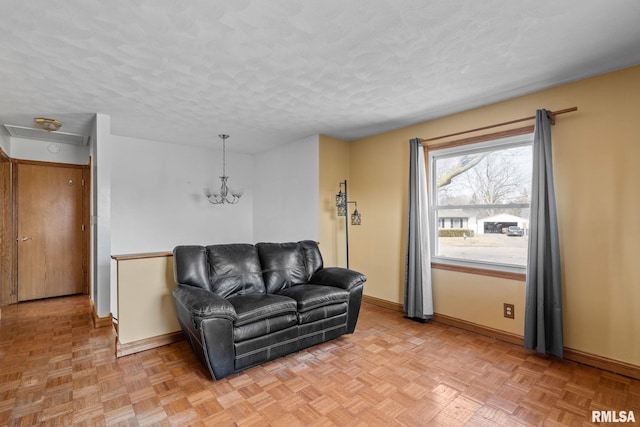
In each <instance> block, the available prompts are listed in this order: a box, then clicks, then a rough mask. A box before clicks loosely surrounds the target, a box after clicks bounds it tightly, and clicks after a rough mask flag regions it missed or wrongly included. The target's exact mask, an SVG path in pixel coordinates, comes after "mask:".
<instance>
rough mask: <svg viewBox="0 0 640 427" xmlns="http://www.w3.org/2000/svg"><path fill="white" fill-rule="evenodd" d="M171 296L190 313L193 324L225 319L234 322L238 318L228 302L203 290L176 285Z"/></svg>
mask: <svg viewBox="0 0 640 427" xmlns="http://www.w3.org/2000/svg"><path fill="white" fill-rule="evenodd" d="M173 296H174V297H175V299H176V302H178V303H179V304H180V305H182V306H183V307H184V308H185V309H186V310H187V311H188V312H189V313H191V317H192V318H193V321H194V323H196V322H197V323H199V321H200V320H202V319H211V318H219V319H227V320H230V321H231V322H234V321H235V320H236V319H237V318H238V315H237V314H236V310H235V309H234V308H233V305H231V303H230V302H229V301H227V300H226V299H224V298H222V297H221V296H219V295H216V294H214V293H212V292H209V291H206V290H204V289H200V288H196V287H193V286H187V285H178V287H177V288H175V289H174V290H173ZM196 319H197V320H196Z"/></svg>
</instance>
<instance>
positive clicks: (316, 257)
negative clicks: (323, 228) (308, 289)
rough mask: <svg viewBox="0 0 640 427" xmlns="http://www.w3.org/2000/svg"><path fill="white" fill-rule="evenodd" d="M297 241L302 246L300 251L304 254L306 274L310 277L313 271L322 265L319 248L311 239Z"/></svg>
mask: <svg viewBox="0 0 640 427" xmlns="http://www.w3.org/2000/svg"><path fill="white" fill-rule="evenodd" d="M299 243H300V247H301V248H302V253H303V254H304V264H305V267H306V269H307V276H309V278H311V276H313V273H315V272H316V271H318V270H320V269H321V268H322V267H323V262H322V255H321V254H320V249H318V244H317V243H316V242H314V241H313V240H303V241H301V242H299ZM307 280H308V279H307Z"/></svg>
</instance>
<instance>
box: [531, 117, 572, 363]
mask: <svg viewBox="0 0 640 427" xmlns="http://www.w3.org/2000/svg"><path fill="white" fill-rule="evenodd" d="M552 166H553V165H552V159H551V122H550V120H549V117H548V116H547V111H546V110H538V111H537V112H536V124H535V131H534V137H533V177H532V180H533V182H532V189H531V219H530V224H529V260H528V263H527V282H526V303H525V316H524V344H525V347H527V348H531V349H535V350H536V351H538V352H540V353H550V354H553V355H556V356H558V357H562V349H563V334H562V286H561V274H560V246H559V243H558V218H557V214H556V199H555V192H554V189H553V170H552Z"/></svg>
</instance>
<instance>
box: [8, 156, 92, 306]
mask: <svg viewBox="0 0 640 427" xmlns="http://www.w3.org/2000/svg"><path fill="white" fill-rule="evenodd" d="M16 169H17V173H16V199H15V203H16V215H17V239H16V246H17V282H18V301H27V300H33V299H39V298H48V297H54V296H61V295H71V294H76V293H80V292H82V290H83V289H82V285H83V238H82V234H83V221H82V219H83V216H82V213H83V209H82V206H83V204H82V197H83V188H82V186H83V180H82V178H83V173H82V169H80V168H74V167H65V166H61V165H52V164H27V163H18V164H17V165H16Z"/></svg>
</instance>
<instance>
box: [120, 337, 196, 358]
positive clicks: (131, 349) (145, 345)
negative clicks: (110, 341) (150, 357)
mask: <svg viewBox="0 0 640 427" xmlns="http://www.w3.org/2000/svg"><path fill="white" fill-rule="evenodd" d="M182 340H184V335H183V334H182V331H177V332H170V333H168V334H163V335H158V336H157V337H151V338H145V339H142V340H138V341H133V342H130V343H127V344H121V343H120V341H118V338H116V357H123V356H128V355H130V354H134V353H138V352H141V351H145V350H151V349H154V348H158V347H162V346H163V345H169V344H173V343H176V342H180V341H182Z"/></svg>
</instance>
